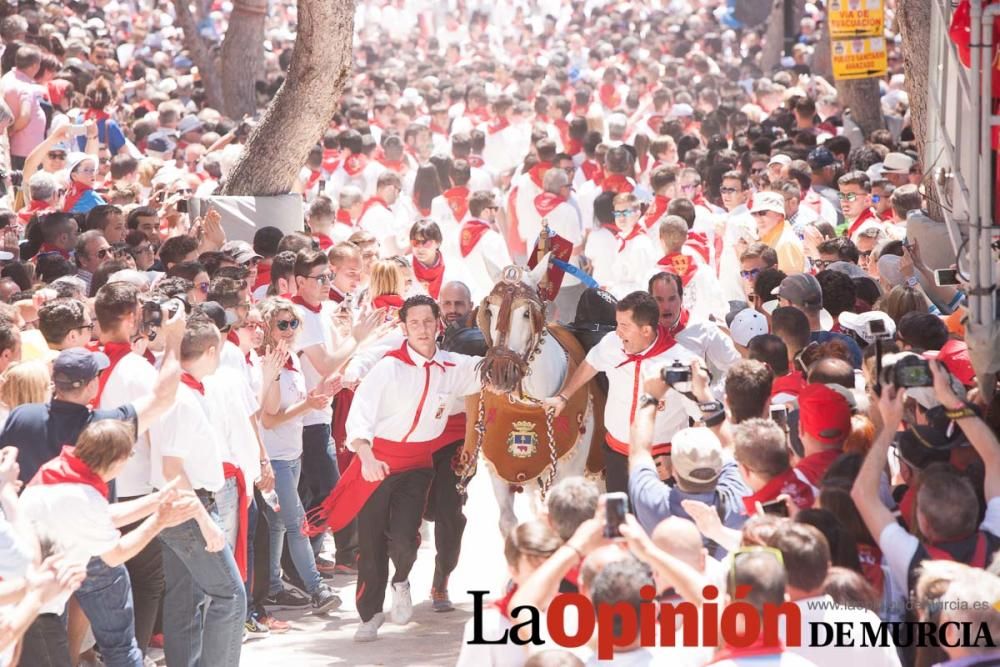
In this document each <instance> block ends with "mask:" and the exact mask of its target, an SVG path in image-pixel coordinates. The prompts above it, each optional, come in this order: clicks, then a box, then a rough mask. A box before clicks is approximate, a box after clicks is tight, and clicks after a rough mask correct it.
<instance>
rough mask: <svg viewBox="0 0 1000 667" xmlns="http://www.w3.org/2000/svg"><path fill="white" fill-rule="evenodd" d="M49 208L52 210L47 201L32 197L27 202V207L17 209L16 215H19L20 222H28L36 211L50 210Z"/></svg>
mask: <svg viewBox="0 0 1000 667" xmlns="http://www.w3.org/2000/svg"><path fill="white" fill-rule="evenodd" d="M51 210H54V209H53V208H52V204H50V203H48V202H47V201H41V200H40V199H32V200H31V202H30V203H29V204H28V207H27V208H24V209H21V210H20V211H18V213H17V217H19V218H20V219H21V220H22V222H24V224H28V223H29V222H31V218H32V216H34V215H35V214H36V213H39V212H41V211H51Z"/></svg>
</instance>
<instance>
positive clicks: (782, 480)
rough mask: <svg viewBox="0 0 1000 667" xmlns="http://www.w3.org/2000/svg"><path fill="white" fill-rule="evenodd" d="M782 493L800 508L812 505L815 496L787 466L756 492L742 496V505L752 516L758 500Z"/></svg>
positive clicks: (775, 496) (771, 498)
mask: <svg viewBox="0 0 1000 667" xmlns="http://www.w3.org/2000/svg"><path fill="white" fill-rule="evenodd" d="M783 493H784V494H787V495H788V497H789V498H791V499H792V502H793V503H795V505H796V506H797V507H799V508H800V509H805V508H807V507H812V505H813V501H814V500H815V497H816V495H815V494H814V493H813V490H812V487H810V486H809V485H808V484H806V483H805V482H803V481H802V480H801V479H799V478H798V476H797V475H796V474H795V471H794V470H792V469H791V468H788V469H787V470H785V471H784V472H782V473H779V474H777V475H775V476H774V477H772V478H771V479H770V480H768V482H767V484H765V485H764V486H762V487H761V488H760V490H759V491H757V493H754V494H752V495H749V496H743V507H745V508H746V511H747V514H748V515H749V516H753V515H754V514H756V513H757V502H758V501H759V502H761V503H766V502H770V501H772V500H774V499H775V498H777V497H778V496H780V495H781V494H783Z"/></svg>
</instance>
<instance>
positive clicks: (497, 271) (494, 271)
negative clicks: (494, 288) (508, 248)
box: [483, 254, 503, 285]
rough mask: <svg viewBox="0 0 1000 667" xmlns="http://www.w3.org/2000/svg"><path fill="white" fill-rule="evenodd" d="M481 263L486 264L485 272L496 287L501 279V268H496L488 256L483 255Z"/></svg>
mask: <svg viewBox="0 0 1000 667" xmlns="http://www.w3.org/2000/svg"><path fill="white" fill-rule="evenodd" d="M483 261H484V262H486V272H487V273H489V274H490V280H492V281H493V284H494V285H496V284H498V283H499V282H500V280H501V278H502V277H503V267H502V266H497V265H496V264H495V263H494V262H493V260H492V259H490V256H489V255H486V254H484V255H483Z"/></svg>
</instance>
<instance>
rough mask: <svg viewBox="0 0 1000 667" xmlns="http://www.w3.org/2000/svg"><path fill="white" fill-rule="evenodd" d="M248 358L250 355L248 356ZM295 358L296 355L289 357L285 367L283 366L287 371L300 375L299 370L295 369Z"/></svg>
mask: <svg viewBox="0 0 1000 667" xmlns="http://www.w3.org/2000/svg"><path fill="white" fill-rule="evenodd" d="M247 356H250V355H249V354H248V355H247ZM294 356H295V355H292V354H290V355H288V358H287V359H285V365H284V366H282V368H284V369H285V370H286V371H292V372H293V373H298V372H299V369H298V368H296V367H295V361H294V360H293V357H294Z"/></svg>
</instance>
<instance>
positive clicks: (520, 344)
mask: <svg viewBox="0 0 1000 667" xmlns="http://www.w3.org/2000/svg"><path fill="white" fill-rule="evenodd" d="M547 267H548V257H546V258H545V259H544V260H543V261H541V262H539V263H538V266H537V267H536V268H535V269H533V270H531V271H526V270H521V269H519V268H517V267H507V268H505V269H503V270H501V269H499V268H497V267H496V266H493V265H492V264H491V263H490V262H489V261H487V268H488V269H489V271H490V274H491V277H492V279H493V282H494V283H499V282H500V281H502V280H507V281H510V280H511V279H512V278H513V279H517V278H519V279H520V282H521V284H522V285H523V286H524V287H525V288H526V289H525V290H524V292H525V293H533V294H534V295H536V296H537V293H538V292H537V288H538V283H539V281H540V280H541V279H542V276H543V275H544V272H545V270H546V268H547ZM541 303H542V302H541V299H540V298H539V299H537V305H533V304H531V303H529V302H527V301H526V300H525V299H524V298H520V299H516V300H515V301H514V303H513V305H511V306H510V308H511V314H510V318H509V322H510V325H509V332H507V334H506V336H505V337H504V336H501V332H500V331H499V329H498V326H499V325H500V322H499V320H500V317H499V316H500V310H501V304H500V303H498V302H497V299H495V298H494V299H491V298H490V297H489V296H487V297H486V299H484V300H483V303H482V304H481V306H480V308H486V309H488V311H489V335H488V336H487V340H488V343H489V345H490V346H491V347H490V350H493V351H494V355H495V354H496V353H497V352H498V351H500V350H499V349H498V343H499V342H500V341H502V340H504V341H505V342H506V344H505V345H504V348H506V350H509V352H507V351H500V354H501V355H502V356H506V357H507V359H508V361H509V360H510V359H515V358H516V359H520V360H521V362H522V364H520V365H519V368H518V369H517V370H516V371H515V372H513V373H512V374H513V375H515V376H516V377H515V378H514V379H513V381H511V378H507V380H506V381H505V382H503V384H507V385H508V386H501V387H497V386H496V385H495V384H493V383H491V382H489V381H488V380H487V379H486V378H487V377H488V376H489V375H488V374H489V372H490V370H491V369H490V368H489V366H490V363H491V359H495V358H496V357H495V356H493V355H490V354H489V353H487V357H486V359H485V360H484V369H483V370H484V373H483V377H484V383H486V384H487V389H488V390H491V391H497V392H499V393H509V394H510V395H511V396H512V397H513V398H514V399H515V400H517V401H520V402H524V403H537V402H538V401H540V400H542V399H544V398H549V397H552V396H555V395H556V394H557V393H558V392H559V390H560V388H561V387H562V386H563V382H564V381H565V380H566V374H567V369H568V357H567V354H566V351H565V350H564V349H563V347H562V346H561V345H560V344H559V342H558V341H557V340H556V339H555V338H553V337H552V336H551V335H545V336H542V337H541V339H540V340H539V335H540V332H539V330H538V327H539V318H538V313H537V312H534V313H533V312H532V309H533V308H537V307H538V306H539V305H540V304H541ZM544 326H545V322H544V321H542V322H541V327H542V328H544ZM511 353H512V354H511ZM501 363H503V362H501ZM516 363H517V362H516V361H515V364H516ZM493 370H495V369H493ZM508 373H510V371H508ZM502 374H503V372H502V371H501V373H500V375H502ZM496 376H497V374H496V373H494V374H493V375H492V377H496ZM470 417H472V415H470ZM581 426H582V429H581V430H582V434H581V435H580V436H579V438H578V440H577V442H576V443H575V446H574V447H573V449H572V451H571V452H570V453H568V454H566V455H565V456H563V458H561V459H560V460H559V463H558V465H557V474H556V477H555V479H554V482H558V481H559V480H560V479H563V478H565V477H572V476H579V475H584V474H585V472H586V464H587V456H588V454H589V451H590V439H591V438H592V437H593V432H594V410H593V405H592V401H590V399H588V408H587V413H586V418H585V419H584V421H583V424H582V425H581ZM490 428H491V427H490V425H489V424H487V426H486V429H487V434H488V433H489V429H490ZM487 467H488V468H490V480H491V482H492V484H493V491H494V494H495V495H496V498H497V502H498V503H499V505H500V531H501V533H503V535H504V536H505V537H506V536H507V535H508V534H509V533H510V531H511V530H513V529H514V528H515V527H517V524H518V520H517V516H516V515H515V513H514V491H513V490H512V487H511V485H510V484H508V483H507V482H505V481H503V480H502V479H500V478H498V477H497V475H496V473H495V471H494V470H493V469H492V467H490V466H487ZM548 474H549V471H548V469H546V471H545V472H543V473H542V476H546V475H548ZM532 486H533V487H535V489H536V493H537V484H534V485H532ZM524 488H525V490H526V491H527V488H528V487H527V485H525V487H524ZM535 498H536V500H537V499H538V497H537V496H536V497H535Z"/></svg>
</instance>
